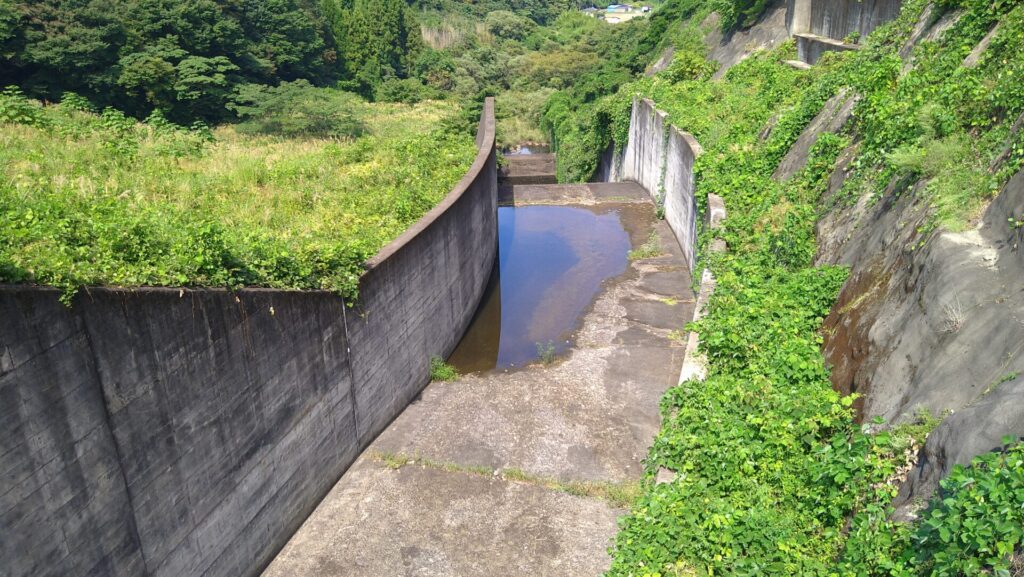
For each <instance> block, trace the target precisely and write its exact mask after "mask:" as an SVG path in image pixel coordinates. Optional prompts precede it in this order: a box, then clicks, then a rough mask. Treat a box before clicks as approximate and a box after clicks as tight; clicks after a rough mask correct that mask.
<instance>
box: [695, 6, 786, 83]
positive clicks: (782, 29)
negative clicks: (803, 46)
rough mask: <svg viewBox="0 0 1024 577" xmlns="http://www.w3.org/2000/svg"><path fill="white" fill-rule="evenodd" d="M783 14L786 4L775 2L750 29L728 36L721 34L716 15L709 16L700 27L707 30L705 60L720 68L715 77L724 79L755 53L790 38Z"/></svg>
mask: <svg viewBox="0 0 1024 577" xmlns="http://www.w3.org/2000/svg"><path fill="white" fill-rule="evenodd" d="M786 13H787V12H786V3H785V2H783V1H781V0H776V1H774V2H772V4H771V6H769V8H768V9H767V10H766V11H765V13H764V14H763V15H762V16H761V18H759V19H758V21H757V22H756V23H755V24H754V25H753V26H751V27H749V28H744V29H741V30H734V31H732V32H729V33H728V34H723V33H722V31H721V21H720V18H719V16H718V14H717V13H713V14H711V15H710V16H708V18H707V19H706V20H705V21H704V22H703V23H702V24H701V27H702V28H703V29H704V30H707V31H708V33H707V36H705V38H704V44H705V46H707V48H708V58H710V59H711V60H714V61H716V62H718V63H719V64H721V65H722V66H721V67H720V68H719V69H718V71H717V72H715V75H714V77H715V78H721V77H723V76H725V73H726V72H727V71H728V70H729V69H730V68H732V67H733V66H735V65H736V64H737V63H738V62H740V61H742V60H743V59H744V58H746V57H748V56H750V55H751V54H753V53H754V52H756V51H758V50H770V49H772V48H775V47H776V46H778V45H779V44H782V43H783V42H785V41H786V39H787V38H789V32H788V31H787V30H786Z"/></svg>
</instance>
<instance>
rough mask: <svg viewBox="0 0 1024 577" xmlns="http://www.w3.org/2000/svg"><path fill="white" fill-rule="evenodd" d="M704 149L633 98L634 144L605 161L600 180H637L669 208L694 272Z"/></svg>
mask: <svg viewBox="0 0 1024 577" xmlns="http://www.w3.org/2000/svg"><path fill="white" fill-rule="evenodd" d="M702 152H703V150H702V149H701V147H700V145H699V144H698V143H697V141H696V139H694V138H693V136H691V135H690V134H687V133H685V132H682V131H680V130H679V129H677V128H676V127H674V126H671V125H670V124H669V122H668V115H667V114H666V113H664V112H661V111H659V110H658V109H657V107H656V106H655V104H654V102H652V101H651V100H648V99H646V98H644V99H634V100H633V111H632V113H631V116H630V121H629V140H628V142H627V143H626V146H624V147H623V148H622V150H621V151H620V152H619V154H618V155H615V154H614V153H613V152H612V151H611V150H609V151H607V152H606V153H605V154H604V155H603V156H602V158H601V162H600V165H599V166H598V173H597V176H598V177H599V178H600V179H602V180H605V181H608V182H618V181H622V180H630V181H634V182H636V183H638V184H640V185H641V186H643V187H644V189H646V190H647V192H648V194H650V195H651V197H653V198H654V200H655V202H658V203H659V204H661V205H662V206H663V207H664V210H665V221H666V222H668V225H669V228H671V229H672V232H673V233H674V234H675V237H676V240H677V241H679V246H680V247H681V248H682V249H683V254H684V256H686V260H687V264H688V265H689V267H690V272H693V267H694V264H695V263H696V260H697V258H696V251H697V200H696V197H695V196H694V177H693V163H694V161H695V160H696V159H697V157H698V156H700V155H701V153H702Z"/></svg>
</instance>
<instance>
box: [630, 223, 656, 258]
mask: <svg viewBox="0 0 1024 577" xmlns="http://www.w3.org/2000/svg"><path fill="white" fill-rule="evenodd" d="M662 254H664V250H663V249H662V248H661V239H660V238H659V237H658V232H657V231H654V230H652V231H651V234H650V236H648V237H647V242H645V243H644V244H642V245H640V247H639V248H635V249H633V250H631V251H629V254H628V255H627V256H628V257H629V260H643V259H645V258H654V257H656V256H661V255H662Z"/></svg>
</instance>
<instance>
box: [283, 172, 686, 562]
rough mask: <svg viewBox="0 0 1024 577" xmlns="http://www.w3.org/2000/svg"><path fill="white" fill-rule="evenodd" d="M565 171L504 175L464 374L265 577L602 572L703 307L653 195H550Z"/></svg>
mask: <svg viewBox="0 0 1024 577" xmlns="http://www.w3.org/2000/svg"><path fill="white" fill-rule="evenodd" d="M553 161H554V157H553V156H549V155H535V156H534V157H528V156H522V157H518V158H517V157H509V160H508V164H507V165H506V167H505V168H504V170H503V172H504V176H505V177H506V178H505V179H504V185H505V186H503V187H502V192H501V204H502V206H501V207H500V208H499V230H500V232H499V265H498V268H497V270H496V271H495V274H494V278H493V279H492V283H491V288H490V289H489V292H488V294H487V295H485V297H484V300H483V303H482V304H481V308H480V310H479V312H478V314H477V317H476V320H475V321H474V323H473V325H472V326H471V327H470V329H469V331H468V332H467V334H466V337H465V338H464V340H463V343H462V344H461V345H460V346H459V348H458V349H457V350H456V351H455V353H454V354H453V355H452V358H451V362H452V363H454V364H455V365H457V366H458V367H460V368H461V369H462V370H463V371H467V372H469V374H465V375H464V376H463V377H462V378H460V379H459V380H458V381H456V382H451V383H440V382H438V383H433V384H431V385H430V386H428V387H427V389H426V390H424V392H423V393H422V394H421V396H420V397H419V398H418V399H417V400H416V401H415V402H413V403H412V404H411V405H410V406H409V407H408V408H407V409H406V410H405V411H404V412H403V413H402V414H401V415H400V416H399V417H398V418H397V419H396V420H395V421H394V422H393V423H392V424H391V425H390V426H389V427H388V428H387V430H385V431H384V433H382V434H381V435H380V436H379V437H378V438H377V439H376V441H375V442H374V443H373V444H372V445H371V446H370V448H369V449H368V450H366V451H365V452H364V453H363V455H362V456H360V457H359V459H358V460H357V461H356V463H355V464H354V465H353V466H352V467H351V468H350V469H349V470H348V472H347V473H345V475H344V476H343V477H342V479H341V480H340V481H339V482H338V483H337V485H335V487H334V488H333V489H332V490H331V491H330V493H329V494H328V495H327V497H326V498H325V499H324V500H323V502H322V503H321V504H320V505H319V507H318V508H317V509H316V511H315V512H314V513H313V514H312V515H311V516H310V517H309V519H307V521H306V522H305V523H304V524H303V526H302V527H301V529H300V530H299V531H298V533H296V534H295V536H294V537H293V538H292V539H291V541H290V542H289V543H288V545H287V546H286V547H285V548H284V549H283V550H282V551H281V553H280V554H279V555H278V556H277V558H276V559H275V560H274V561H273V563H272V564H271V565H270V566H269V568H268V569H267V570H266V572H265V573H264V575H265V576H266V577H295V576H334V575H345V576H348V575H351V576H379V575H417V576H418V575H444V576H476V575H480V576H483V575H487V576H490V575H497V574H501V575H524V576H525V575H530V576H539V575H552V576H554V575H558V576H566V575H581V576H582V575H588V576H593V575H599V574H600V573H601V572H602V571H603V570H605V569H606V568H607V566H608V564H609V561H610V559H609V557H608V553H607V549H608V547H609V546H610V545H611V543H612V540H613V538H614V535H615V532H616V519H617V518H618V517H619V516H621V515H623V514H625V512H626V511H625V510H624V509H623V503H624V500H625V499H624V496H628V494H629V492H630V488H631V487H635V486H636V483H638V482H639V480H640V478H641V477H642V472H643V465H642V459H643V457H644V456H645V455H646V452H647V448H648V446H649V445H650V443H651V441H652V440H653V438H654V435H655V433H656V432H657V430H658V427H659V423H660V417H659V413H658V402H659V399H660V397H661V395H662V394H663V393H664V391H665V390H666V389H667V388H669V387H670V386H673V385H674V384H675V381H676V378H677V376H678V375H679V369H680V366H681V365H682V361H683V342H684V339H683V338H682V334H683V330H684V325H685V324H686V322H688V321H689V320H690V319H691V318H692V316H693V307H694V304H693V303H694V298H693V294H692V292H691V289H690V286H691V282H690V275H689V270H688V268H687V265H686V261H685V259H684V257H683V254H682V252H681V251H680V249H679V246H678V244H677V242H676V240H675V237H674V236H673V235H672V233H671V231H670V230H669V228H668V226H667V225H666V224H665V222H663V221H659V220H657V219H656V218H655V210H654V206H653V204H652V202H651V200H650V196H649V195H648V193H647V192H646V191H645V190H644V189H643V188H642V187H640V186H639V185H637V184H632V183H618V184H585V185H554V184H550V183H552V182H554V176H553V167H554V162H553ZM630 251H634V252H633V253H630ZM631 257H632V258H631ZM538 343H539V344H540V346H538ZM539 356H540V357H545V359H544V360H545V361H547V362H542V361H541V360H540V359H539ZM552 356H553V358H552Z"/></svg>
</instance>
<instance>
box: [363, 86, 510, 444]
mask: <svg viewBox="0 0 1024 577" xmlns="http://www.w3.org/2000/svg"><path fill="white" fill-rule="evenodd" d="M494 134H495V124H494V101H493V99H488V100H487V102H486V104H485V106H484V111H483V113H482V117H481V123H480V127H479V129H478V131H477V145H478V148H479V150H478V153H477V157H476V160H475V161H474V163H473V165H472V166H471V167H470V170H469V171H468V172H467V174H466V176H465V177H464V178H463V179H462V181H460V182H459V183H458V184H457V185H456V186H455V188H454V189H453V190H452V192H450V193H449V194H448V196H447V197H445V199H444V200H443V201H441V202H440V203H439V204H438V205H437V206H435V207H434V208H433V209H432V210H431V211H430V212H428V213H427V214H426V215H424V216H423V218H421V219H420V220H419V221H418V222H417V223H416V224H414V225H413V226H412V227H410V228H409V229H408V230H406V231H405V232H404V233H403V234H402V235H401V236H399V237H398V238H397V239H395V240H394V241H393V242H392V243H390V244H389V245H388V246H386V247H384V248H383V249H381V250H380V252H379V253H378V254H377V255H376V256H374V257H373V258H372V259H370V260H369V261H368V262H367V271H366V273H365V274H364V275H363V276H362V277H361V278H360V279H359V301H358V303H357V305H356V307H355V310H354V312H355V314H354V315H350V317H349V319H348V330H349V337H350V339H351V341H352V343H351V352H350V355H351V357H352V376H353V384H354V394H355V415H356V425H357V428H358V434H359V443H360V445H361V446H362V447H365V446H366V444H367V443H369V442H370V441H371V440H373V438H374V437H376V436H377V434H378V433H380V431H382V430H383V429H384V427H386V426H387V424H388V423H389V422H391V420H392V419H394V418H395V416H396V415H398V414H399V413H400V412H401V411H402V410H403V409H404V408H405V407H406V405H408V404H409V402H410V401H411V400H412V399H413V397H415V396H416V395H417V394H419V392H420V391H421V390H422V389H423V387H424V386H426V384H427V382H428V381H429V378H430V359H431V357H435V356H439V357H442V358H447V357H448V355H450V354H451V352H452V351H453V350H455V346H456V345H457V344H458V343H459V340H460V339H461V338H462V335H463V334H464V333H465V332H466V328H467V327H469V324H470V322H471V321H472V320H473V314H474V313H475V312H476V308H477V305H478V304H479V303H480V298H481V297H482V296H483V294H484V290H485V289H486V287H487V282H488V280H489V279H490V276H491V270H492V269H493V268H494V262H495V260H496V258H497V251H498V189H497V178H498V175H497V148H496V146H495V142H494Z"/></svg>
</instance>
